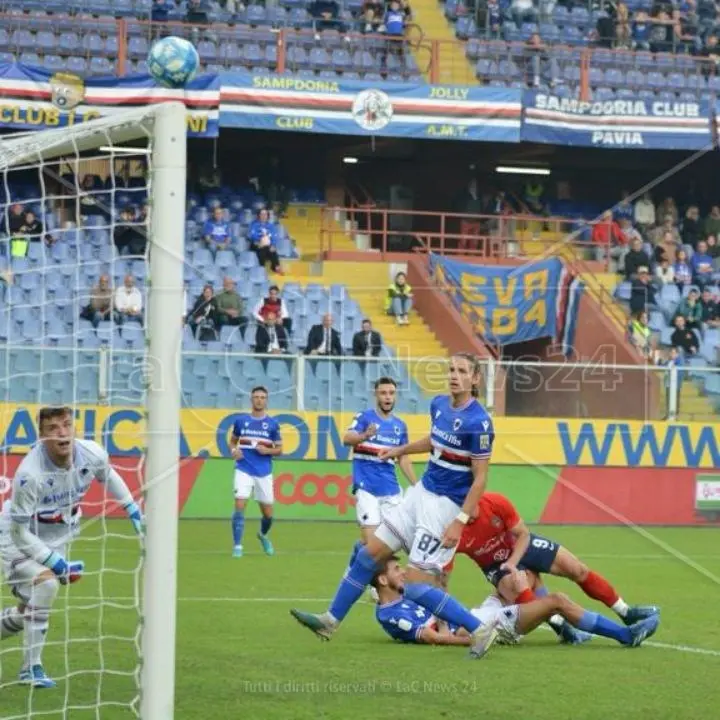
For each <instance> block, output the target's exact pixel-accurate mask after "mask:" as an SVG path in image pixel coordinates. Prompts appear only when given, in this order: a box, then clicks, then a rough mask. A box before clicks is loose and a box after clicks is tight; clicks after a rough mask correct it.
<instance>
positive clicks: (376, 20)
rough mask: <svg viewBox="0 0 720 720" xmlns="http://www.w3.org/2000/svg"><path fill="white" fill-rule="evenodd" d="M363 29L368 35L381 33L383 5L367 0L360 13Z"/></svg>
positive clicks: (373, 0)
mask: <svg viewBox="0 0 720 720" xmlns="http://www.w3.org/2000/svg"><path fill="white" fill-rule="evenodd" d="M360 15H361V22H362V29H363V32H364V33H366V34H375V33H377V32H379V31H380V28H381V26H382V23H383V5H382V3H381V2H375V0H366V2H365V3H363V6H362V10H361V11H360Z"/></svg>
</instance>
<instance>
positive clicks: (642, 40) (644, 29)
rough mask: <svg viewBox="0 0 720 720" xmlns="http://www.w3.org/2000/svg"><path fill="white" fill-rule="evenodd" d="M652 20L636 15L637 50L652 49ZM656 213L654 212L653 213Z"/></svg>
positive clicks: (633, 28) (633, 24)
mask: <svg viewBox="0 0 720 720" xmlns="http://www.w3.org/2000/svg"><path fill="white" fill-rule="evenodd" d="M650 30H651V25H650V19H649V18H648V15H647V13H646V12H645V11H644V10H639V11H638V12H636V13H635V16H634V17H633V23H632V44H633V48H634V49H635V50H645V51H647V50H649V49H650ZM653 212H654V211H653Z"/></svg>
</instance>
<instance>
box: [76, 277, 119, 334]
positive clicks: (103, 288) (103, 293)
mask: <svg viewBox="0 0 720 720" xmlns="http://www.w3.org/2000/svg"><path fill="white" fill-rule="evenodd" d="M112 309H113V292H112V288H111V287H110V277H109V276H108V275H101V276H100V278H99V279H98V284H97V285H96V286H95V287H94V288H93V289H92V291H91V292H90V304H89V305H86V306H85V307H84V308H83V309H82V311H81V312H80V317H81V318H82V319H83V320H89V321H90V322H91V323H92V324H93V327H97V326H98V325H99V324H100V323H101V322H104V321H109V320H112V316H113V314H112Z"/></svg>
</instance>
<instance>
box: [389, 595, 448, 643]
mask: <svg viewBox="0 0 720 720" xmlns="http://www.w3.org/2000/svg"><path fill="white" fill-rule="evenodd" d="M375 618H376V619H377V621H378V622H379V623H380V626H381V627H382V629H383V630H384V631H385V632H386V633H387V634H388V635H389V636H390V637H391V638H392V639H393V640H400V641H401V642H406V643H416V642H418V637H419V635H420V631H421V630H422V629H423V628H425V627H432V628H433V629H434V628H435V626H436V623H435V617H434V616H433V615H431V614H430V613H429V612H428V611H427V610H426V609H425V608H424V607H421V606H420V605H418V604H417V603H415V602H413V601H412V600H406V599H405V598H398V599H397V600H394V601H393V602H389V603H386V604H385V605H378V606H377V607H376V609H375Z"/></svg>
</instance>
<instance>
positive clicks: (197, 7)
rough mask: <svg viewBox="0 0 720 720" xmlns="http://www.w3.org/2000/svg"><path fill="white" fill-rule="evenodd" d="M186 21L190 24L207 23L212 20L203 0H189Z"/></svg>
mask: <svg viewBox="0 0 720 720" xmlns="http://www.w3.org/2000/svg"><path fill="white" fill-rule="evenodd" d="M185 22H186V23H189V24H190V25H207V24H208V23H209V22H210V20H209V18H208V11H207V7H206V5H205V3H204V2H203V0H188V3H187V14H186V15H185Z"/></svg>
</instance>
